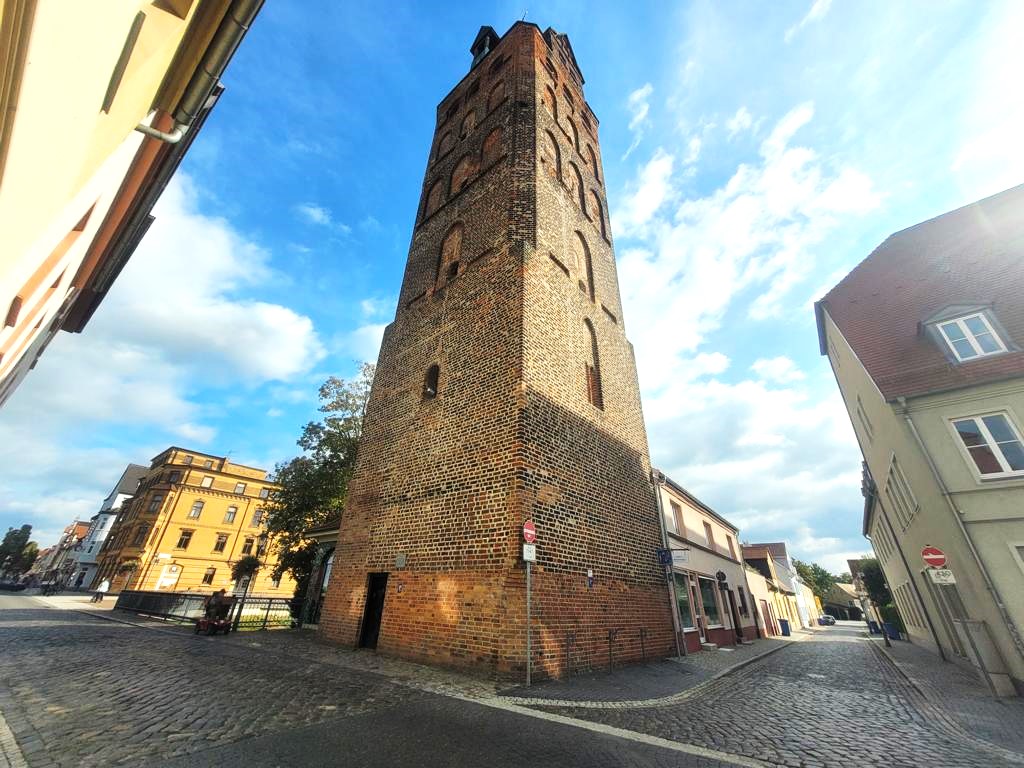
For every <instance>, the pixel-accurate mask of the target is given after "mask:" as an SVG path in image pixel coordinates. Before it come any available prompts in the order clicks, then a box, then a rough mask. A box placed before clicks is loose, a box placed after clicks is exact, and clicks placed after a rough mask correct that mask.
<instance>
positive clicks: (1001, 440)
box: [953, 413, 1024, 477]
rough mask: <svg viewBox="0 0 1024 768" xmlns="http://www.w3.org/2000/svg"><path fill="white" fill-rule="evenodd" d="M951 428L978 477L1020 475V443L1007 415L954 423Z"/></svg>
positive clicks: (1023, 461) (1023, 447) (1023, 456)
mask: <svg viewBox="0 0 1024 768" xmlns="http://www.w3.org/2000/svg"><path fill="white" fill-rule="evenodd" d="M953 427H954V429H956V433H957V435H958V436H959V437H960V442H961V443H962V444H963V446H964V449H965V450H966V451H967V453H968V454H969V455H970V457H971V460H972V461H973V462H974V466H975V467H976V468H977V470H978V473H979V474H980V475H981V476H982V477H1005V476H1008V475H1017V474H1021V473H1024V441H1022V440H1021V435H1020V430H1019V429H1017V427H1016V425H1015V424H1014V423H1013V422H1012V421H1011V420H1010V417H1009V415H1008V414H1006V413H990V414H986V415H983V416H972V417H970V418H965V419H954V420H953Z"/></svg>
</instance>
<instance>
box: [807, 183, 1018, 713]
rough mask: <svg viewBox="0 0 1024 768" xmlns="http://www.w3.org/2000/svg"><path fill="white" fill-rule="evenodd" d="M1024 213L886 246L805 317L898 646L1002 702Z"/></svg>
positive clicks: (995, 208)
mask: <svg viewBox="0 0 1024 768" xmlns="http://www.w3.org/2000/svg"><path fill="white" fill-rule="evenodd" d="M1022 210H1024V186H1021V187H1016V188H1014V189H1010V190H1007V191H1006V192H1002V193H1000V194H998V195H994V196H993V197H990V198H987V199H985V200H981V201H979V202H977V203H973V204H971V205H968V206H965V207H964V208H960V209H958V210H955V211H952V212H950V213H946V214H943V215H942V216H939V217H937V218H935V219H932V220H930V221H926V222H924V223H922V224H918V225H916V226H913V227H911V228H909V229H907V230H904V231H902V232H898V233H896V234H894V235H892V236H891V237H889V238H888V239H887V240H886V241H885V242H884V243H882V244H881V245H880V246H879V247H878V248H876V249H875V251H874V252H872V253H871V255H870V256H868V258H867V259H865V260H864V261H863V262H862V263H861V264H860V265H858V266H857V267H856V268H855V269H854V270H853V271H852V272H851V273H850V274H849V275H847V277H846V278H844V279H843V280H842V282H840V283H839V284H838V285H837V286H836V287H835V288H833V289H832V290H831V291H830V292H829V293H828V295H826V296H825V298H824V299H822V300H821V301H820V302H818V304H817V305H816V315H817V320H818V334H819V342H820V349H821V353H822V354H823V355H827V356H828V359H829V362H830V364H831V366H832V370H833V372H834V374H835V377H836V381H837V383H838V384H839V389H840V392H841V393H842V396H843V399H844V401H845V403H846V407H847V410H848V411H849V413H850V420H851V422H852V424H853V428H854V432H855V433H856V435H857V440H858V442H859V444H860V448H861V452H862V453H863V456H864V483H863V491H864V495H865V509H864V524H863V529H864V534H865V535H866V536H868V537H869V538H870V539H871V543H872V546H873V548H874V550H875V553H876V555H877V556H878V559H879V561H880V563H881V565H882V568H883V570H884V572H885V575H886V580H887V581H888V583H889V586H890V590H891V591H892V593H893V596H894V599H895V600H896V604H897V606H898V608H899V611H900V615H901V617H902V618H903V621H904V624H905V626H906V630H907V633H908V635H909V637H910V639H911V640H912V641H913V642H915V643H918V644H920V645H922V646H924V647H926V648H929V649H931V650H933V651H934V652H936V653H937V654H939V655H941V656H942V657H943V658H945V659H947V660H952V661H960V662H963V663H968V664H973V665H974V666H975V667H977V668H978V669H980V670H983V675H982V676H983V678H984V679H985V680H986V681H987V682H988V683H989V685H990V686H991V687H992V689H993V691H994V692H999V693H1010V692H1012V691H1013V690H1014V687H1015V686H1016V687H1017V689H1018V690H1019V689H1020V687H1021V685H1022V681H1024V641H1022V637H1021V627H1022V626H1024V439H1022V435H1024V351H1022V347H1021V345H1022V344H1024V301H1022V299H1021V297H1022V296H1024V269H1022V268H1021V265H1022V263H1024V216H1022V215H1021V211H1022ZM925 548H936V549H938V550H939V551H940V552H941V553H943V555H944V558H939V559H936V560H935V561H934V562H937V563H938V562H941V560H942V559H944V560H945V563H944V565H945V567H943V568H937V567H934V566H933V565H930V564H929V563H928V562H926V561H925V559H924V555H923V551H924V550H925ZM940 571H941V572H940Z"/></svg>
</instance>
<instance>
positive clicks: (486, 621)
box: [321, 23, 674, 675]
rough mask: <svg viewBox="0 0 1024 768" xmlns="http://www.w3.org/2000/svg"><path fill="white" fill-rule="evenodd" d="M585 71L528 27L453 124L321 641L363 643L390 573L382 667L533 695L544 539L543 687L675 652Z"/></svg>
mask: <svg viewBox="0 0 1024 768" xmlns="http://www.w3.org/2000/svg"><path fill="white" fill-rule="evenodd" d="M570 62H571V54H570V49H569V48H568V46H567V42H566V41H565V40H564V38H560V37H558V36H557V34H556V33H554V32H553V31H551V30H549V31H548V32H547V33H544V34H542V33H541V32H540V30H539V29H538V28H537V27H535V26H534V25H532V24H525V23H518V24H516V25H514V26H513V27H512V29H511V30H509V32H508V33H507V34H506V35H505V36H504V37H503V38H502V39H501V41H500V43H499V44H498V45H497V46H496V47H495V48H494V50H492V51H491V52H490V53H489V54H488V55H487V56H486V57H485V58H484V59H483V60H482V61H481V62H480V63H479V64H478V65H477V66H476V67H475V68H474V69H473V70H472V72H471V73H470V74H469V75H467V76H466V78H464V79H463V81H462V82H461V83H460V84H459V85H458V86H457V87H456V88H455V89H454V90H453V92H452V93H451V94H449V95H448V96H447V97H446V98H445V99H444V100H443V101H442V102H441V104H440V106H439V107H438V123H439V124H438V128H437V131H436V133H435V137H434V140H433V142H432V143H431V155H430V158H429V160H428V167H427V172H426V174H425V179H424V184H423V194H422V199H421V202H420V209H419V212H418V216H417V225H416V229H415V231H414V233H413V238H412V245H411V247H410V253H409V260H408V264H407V267H406V271H405V276H404V280H403V285H402V291H401V295H400V299H399V306H398V310H397V312H396V316H395V320H394V322H393V323H392V324H391V325H390V326H389V327H388V329H387V330H386V332H385V335H384V341H383V345H382V348H381V352H380V357H379V359H378V368H377V378H376V380H375V381H374V386H373V392H372V394H371V398H370V402H369V405H368V409H367V416H366V421H365V426H364V434H363V440H362V443H361V445H360V452H359V460H358V465H357V467H356V471H355V475H354V477H353V480H352V485H351V489H350V498H349V503H348V506H347V508H346V511H345V515H344V516H343V518H342V524H341V531H340V536H339V542H338V549H337V553H336V557H335V567H334V571H333V574H332V578H331V584H330V586H329V589H328V595H327V599H326V603H325V607H324V611H323V617H322V619H321V627H322V632H323V633H324V635H325V636H326V637H327V638H329V639H331V640H333V641H336V642H340V643H344V644H348V645H355V644H357V643H358V641H359V630H360V623H361V621H362V616H363V610H364V605H365V602H366V591H367V579H368V574H370V573H388V574H389V578H388V585H387V596H386V601H385V606H384V612H383V619H382V622H381V629H380V635H379V641H378V649H379V650H380V651H381V652H385V653H391V654H395V655H400V656H405V657H408V658H414V659H420V660H425V661H430V662H435V663H441V664H447V665H455V666H483V667H486V668H488V669H491V670H493V671H495V672H497V673H500V674H513V673H516V674H517V673H519V672H520V671H521V670H522V668H523V666H524V665H525V572H524V568H523V564H522V563H521V561H520V559H519V546H520V541H521V538H520V530H521V526H522V523H523V521H524V520H525V519H527V518H532V519H533V520H535V521H536V524H537V528H538V531H539V540H538V561H537V564H536V566H535V568H534V579H533V584H534V589H533V606H534V611H533V615H534V623H533V625H532V627H533V633H534V645H533V648H534V661H535V664H536V668H537V670H538V672H539V673H540V674H541V675H543V674H550V675H561V674H565V673H568V672H573V671H578V670H581V669H587V668H592V667H595V666H604V665H606V664H608V663H609V659H610V660H611V661H612V662H613V663H622V662H625V661H630V660H635V659H639V658H642V657H644V656H656V655H665V654H667V653H669V652H671V651H672V649H673V647H674V646H673V638H672V620H671V613H670V608H669V602H668V597H667V591H666V587H665V583H664V578H663V576H662V574H661V572H660V570H659V568H658V566H657V565H656V561H655V556H654V550H655V548H656V547H658V546H660V528H659V523H658V519H657V513H656V504H655V499H654V494H653V489H652V486H651V484H650V482H649V479H648V477H649V472H650V463H649V459H648V456H647V438H646V433H645V429H644V423H643V416H642V413H641V409H640V395H639V387H638V385H637V377H636V366H635V362H634V359H633V352H632V347H631V345H630V344H629V342H628V340H627V339H626V336H625V331H624V326H623V321H622V312H621V302H620V300H619V291H618V282H617V277H616V272H615V259H614V253H613V250H612V244H611V239H610V237H611V236H610V230H609V228H608V225H607V218H606V217H607V213H606V212H607V207H608V206H607V202H606V199H605V196H604V189H603V185H602V182H601V177H602V175H603V174H602V173H601V171H600V155H599V147H598V143H597V138H596V130H597V121H596V118H594V117H593V115H592V113H590V111H589V108H587V106H586V103H585V101H584V99H583V95H582V92H581V90H580V84H579V78H578V76H576V75H575V73H574V72H573V71H572V70H571V63H570ZM546 91H547V92H548V93H549V96H548V97H547V98H549V99H550V101H549V103H548V106H544V103H545V102H544V99H545V96H544V94H545V92H546ZM552 95H553V97H552ZM556 102H557V103H558V106H557V107H556V106H554V104H555V103H556ZM555 110H557V111H558V112H559V115H560V117H559V120H556V119H555V115H554V111H555ZM470 112H472V114H473V117H472V118H470V119H469V120H467V119H466V115H467V114H469V113H470ZM467 125H472V128H471V129H467V130H462V129H463V127H464V126H467ZM497 130H500V133H497V132H496V131H497ZM463 134H464V135H463ZM552 137H554V141H555V142H556V143H557V146H558V149H557V154H558V156H559V158H560V163H561V164H562V165H561V167H560V168H555V169H554V172H553V173H552V172H551V168H550V161H549V164H548V165H545V162H544V157H543V152H538V145H539V141H540V140H541V139H542V138H545V139H546V140H548V141H551V139H552ZM549 146H550V145H549ZM560 171H561V172H560ZM452 180H454V182H455V184H454V186H453V185H452ZM464 182H465V183H464ZM581 185H582V186H581ZM581 189H582V190H583V191H584V194H583V195H582V196H581V194H580V190H581ZM453 232H455V233H456V234H455V235H454V236H453V237H449V235H450V234H451V233H453ZM456 244H457V245H456ZM587 256H589V263H588V258H587ZM456 262H457V266H455V267H454V268H453V269H452V270H451V271H449V270H448V268H447V267H448V265H450V264H453V263H456ZM581 283H582V287H581ZM588 321H589V323H590V325H591V327H592V328H593V335H594V337H595V338H596V340H597V350H598V361H599V362H598V365H597V366H596V367H597V368H598V369H599V375H600V382H601V392H602V395H603V397H602V398H601V401H602V402H600V403H599V404H598V405H595V404H594V403H593V402H592V399H593V398H592V397H589V396H588V387H587V377H586V371H587V365H588V364H590V363H591V358H592V352H591V349H592V344H591V340H590V332H589V331H588V330H587V326H586V322H588ZM433 365H437V366H438V368H439V376H438V387H437V395H436V397H425V396H424V380H425V376H426V374H427V371H428V369H429V368H430V367H431V366H433ZM588 570H592V571H593V573H594V581H593V584H592V585H590V584H588V580H587V571H588Z"/></svg>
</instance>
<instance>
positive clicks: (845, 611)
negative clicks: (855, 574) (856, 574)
mask: <svg viewBox="0 0 1024 768" xmlns="http://www.w3.org/2000/svg"><path fill="white" fill-rule="evenodd" d="M821 602H822V607H823V608H824V610H825V613H827V614H828V615H829V616H834V617H835V618H837V619H842V620H844V621H860V620H861V619H863V618H864V609H863V608H862V607H861V604H860V597H859V595H858V594H857V588H856V587H854V586H853V584H848V583H846V582H842V581H837V582H836V583H835V584H833V585H832V589H830V590H829V591H828V594H827V595H825V599H824V600H822V601H821Z"/></svg>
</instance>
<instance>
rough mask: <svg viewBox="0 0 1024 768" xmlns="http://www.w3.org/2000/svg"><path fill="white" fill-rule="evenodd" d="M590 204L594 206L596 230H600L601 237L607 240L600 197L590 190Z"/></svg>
mask: <svg viewBox="0 0 1024 768" xmlns="http://www.w3.org/2000/svg"><path fill="white" fill-rule="evenodd" d="M590 202H591V203H592V204H593V206H594V216H595V217H597V228H598V229H600V230H601V237H603V238H604V239H605V240H607V239H608V229H607V227H606V225H605V223H604V208H603V207H602V206H601V196H600V195H598V194H597V192H595V191H594V190H590Z"/></svg>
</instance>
